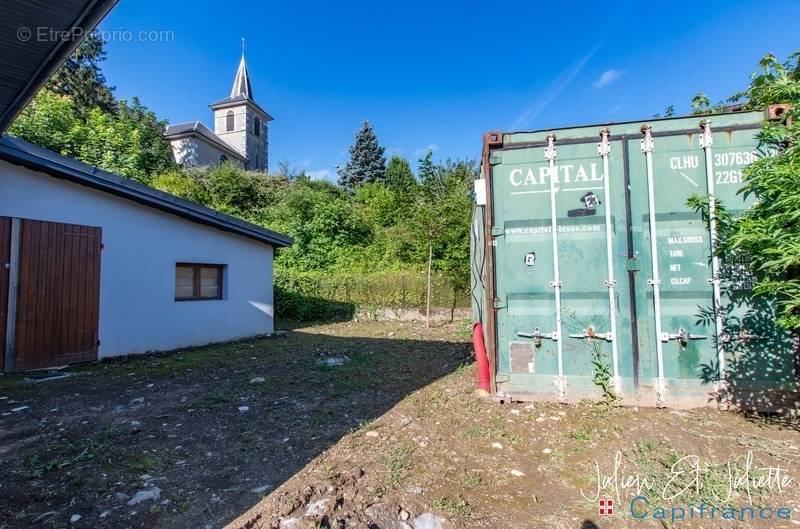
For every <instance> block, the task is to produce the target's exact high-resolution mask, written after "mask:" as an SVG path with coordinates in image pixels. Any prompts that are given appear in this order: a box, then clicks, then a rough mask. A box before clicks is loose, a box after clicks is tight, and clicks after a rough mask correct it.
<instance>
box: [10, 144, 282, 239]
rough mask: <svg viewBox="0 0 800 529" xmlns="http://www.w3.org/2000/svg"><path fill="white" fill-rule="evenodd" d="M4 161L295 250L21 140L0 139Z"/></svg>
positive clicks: (249, 227)
mask: <svg viewBox="0 0 800 529" xmlns="http://www.w3.org/2000/svg"><path fill="white" fill-rule="evenodd" d="M0 160H5V161H7V162H10V163H12V164H15V165H21V166H23V167H27V168H28V169H32V170H34V171H42V172H45V173H47V174H49V175H51V176H54V177H56V178H62V179H64V180H69V181H71V182H75V183H78V184H81V185H85V186H87V187H91V188H94V189H97V190H99V191H105V192H107V193H111V194H112V195H117V196H120V197H123V198H127V199H130V200H133V201H135V202H138V203H140V204H144V205H146V206H150V207H154V208H157V209H160V210H162V211H166V212H168V213H172V214H175V215H178V216H180V217H184V218H186V219H188V220H191V221H194V222H198V223H200V224H205V225H207V226H212V227H214V228H218V229H220V230H224V231H229V232H232V233H236V234H238V235H243V236H245V237H248V238H250V239H254V240H256V241H259V242H263V243H266V244H270V245H272V246H291V244H292V239H291V238H290V237H287V236H286V235H282V234H280V233H277V232H274V231H271V230H268V229H266V228H262V227H261V226H256V225H255V224H250V223H249V222H245V221H243V220H240V219H237V218H236V217H232V216H230V215H226V214H224V213H220V212H219V211H216V210H213V209H210V208H207V207H205V206H201V205H200V204H197V203H195V202H191V201H189V200H184V199H182V198H178V197H176V196H174V195H170V194H169V193H164V192H162V191H158V190H156V189H153V188H152V187H148V186H146V185H143V184H140V183H138V182H134V181H133V180H130V179H128V178H124V177H122V176H119V175H115V174H114V173H109V172H108V171H103V170H102V169H98V168H97V167H92V166H91V165H86V164H85V163H82V162H79V161H78V160H75V159H74V158H68V157H66V156H61V155H60V154H57V153H55V152H53V151H51V150H48V149H44V148H42V147H37V146H36V145H33V144H32V143H28V142H26V141H22V140H20V139H18V138H12V137H10V136H3V137H2V138H0Z"/></svg>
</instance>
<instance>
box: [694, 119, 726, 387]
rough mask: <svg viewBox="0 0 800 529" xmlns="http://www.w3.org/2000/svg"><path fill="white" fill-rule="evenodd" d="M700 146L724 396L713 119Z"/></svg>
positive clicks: (702, 126)
mask: <svg viewBox="0 0 800 529" xmlns="http://www.w3.org/2000/svg"><path fill="white" fill-rule="evenodd" d="M700 129H701V130H702V131H703V132H702V134H700V147H701V148H702V149H703V150H704V151H705V155H706V184H707V186H708V224H709V229H710V231H711V280H710V281H711V285H712V287H713V290H714V318H715V320H716V326H717V332H716V337H717V358H718V363H719V366H718V367H719V383H718V386H717V392H718V394H720V395H721V396H722V397H723V398H724V397H725V393H726V390H727V387H726V385H727V381H726V377H725V348H724V347H723V345H724V344H723V340H722V337H723V336H724V333H725V329H724V322H723V321H722V287H721V284H720V283H721V277H720V275H721V274H720V259H719V255H718V254H717V243H718V221H717V197H716V194H715V190H714V163H713V158H712V156H711V146H712V145H713V144H714V138H713V137H712V136H711V121H710V120H707V119H704V120H703V121H701V122H700Z"/></svg>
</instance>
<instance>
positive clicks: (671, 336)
mask: <svg viewBox="0 0 800 529" xmlns="http://www.w3.org/2000/svg"><path fill="white" fill-rule="evenodd" d="M707 339H708V336H704V335H702V334H691V333H690V332H689V331H687V330H686V329H684V328H683V327H681V328H679V329H678V332H676V333H668V332H664V333H661V341H662V342H664V343H666V342H669V341H670V340H677V341H678V342H679V343H680V344H681V345H682V346H683V347H686V345H687V344H688V343H689V340H707Z"/></svg>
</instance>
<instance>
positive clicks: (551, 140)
mask: <svg viewBox="0 0 800 529" xmlns="http://www.w3.org/2000/svg"><path fill="white" fill-rule="evenodd" d="M544 159H545V160H547V161H548V162H549V163H550V173H549V174H550V230H551V241H552V243H553V281H552V282H551V283H550V285H552V286H553V287H555V288H553V293H554V294H555V305H556V306H555V309H556V330H555V331H554V332H555V333H557V334H556V336H560V335H561V273H560V271H559V267H558V265H559V263H558V214H557V212H556V136H555V134H550V135H548V136H547V146H546V147H545V148H544ZM556 351H557V353H558V376H557V377H556V379H555V385H556V390H557V391H558V401H559V402H562V403H563V402H566V400H567V387H566V386H567V385H566V380H565V378H564V356H563V355H564V352H563V348H562V347H561V340H556Z"/></svg>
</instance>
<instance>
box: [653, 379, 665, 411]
mask: <svg viewBox="0 0 800 529" xmlns="http://www.w3.org/2000/svg"><path fill="white" fill-rule="evenodd" d="M655 387H656V408H666V407H667V379H666V378H664V377H658V378H657V379H656V380H655Z"/></svg>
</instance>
